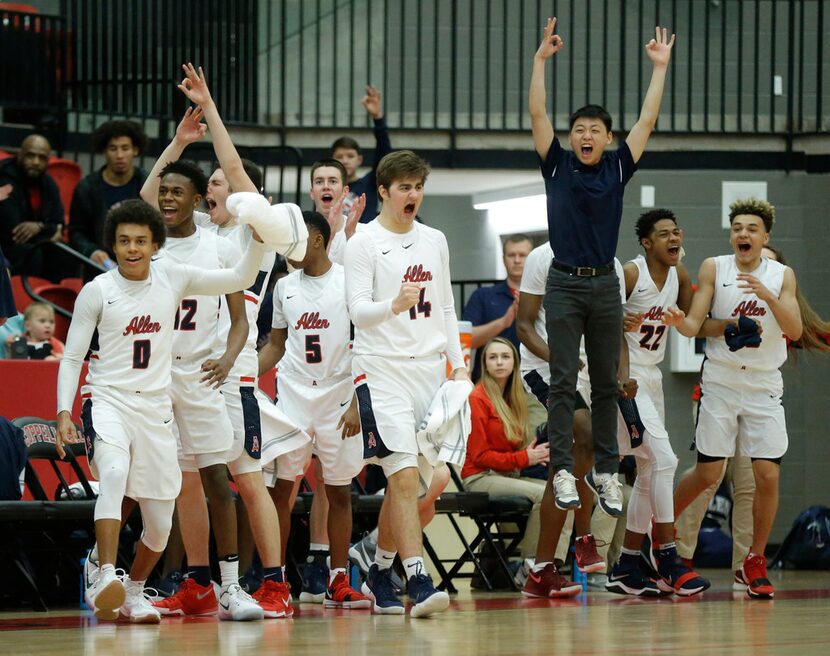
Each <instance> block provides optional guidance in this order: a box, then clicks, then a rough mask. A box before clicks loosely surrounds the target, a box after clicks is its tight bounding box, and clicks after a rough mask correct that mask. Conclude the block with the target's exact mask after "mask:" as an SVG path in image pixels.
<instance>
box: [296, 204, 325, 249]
mask: <svg viewBox="0 0 830 656" xmlns="http://www.w3.org/2000/svg"><path fill="white" fill-rule="evenodd" d="M303 220H304V221H305V224H306V226H307V227H308V228H309V229H310V230H316V231H317V232H319V233H320V234H321V235H323V248H328V247H329V239H331V228H330V227H329V222H328V221H326V217H324V216H323V215H322V214H320V212H315V211H313V210H306V211H304V212H303Z"/></svg>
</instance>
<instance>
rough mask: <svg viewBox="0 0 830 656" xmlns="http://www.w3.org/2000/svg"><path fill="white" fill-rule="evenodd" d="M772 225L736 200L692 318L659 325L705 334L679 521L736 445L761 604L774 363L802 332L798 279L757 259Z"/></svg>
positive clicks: (767, 586) (768, 214)
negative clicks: (744, 464) (749, 496)
mask: <svg viewBox="0 0 830 656" xmlns="http://www.w3.org/2000/svg"><path fill="white" fill-rule="evenodd" d="M774 221H775V208H774V207H773V206H772V205H770V204H769V203H767V202H766V201H762V200H758V199H755V198H749V199H744V200H737V201H735V202H734V203H732V204H731V205H730V206H729V223H730V231H729V241H730V243H731V245H732V250H733V253H732V254H731V255H721V256H718V257H710V258H708V259H706V260H704V261H703V264H701V265H700V272H699V273H698V288H697V292H696V293H695V295H694V298H693V299H692V306H691V309H690V310H689V313H688V316H685V314H684V312H683V311H682V309H677V308H675V309H673V310H671V311H669V312H667V313H666V314H667V316H666V317H665V319H664V321H665V322H666V323H669V324H671V325H676V326H677V329H678V330H679V331H680V332H681V333H682V334H684V335H686V336H687V337H694V336H701V337H706V359H705V360H704V362H703V369H702V371H701V389H702V393H701V398H700V406H699V407H698V417H697V426H696V429H695V444H696V446H697V464H696V466H695V469H694V471H693V472H692V474H691V475H689V476H686V477H684V478H683V479H682V480H681V481H680V484H679V485H678V487H677V489H676V490H675V494H674V513H675V516H678V515H679V514H680V513H681V512H683V510H684V508H686V506H688V505H689V503H691V502H692V501H693V500H694V499H695V498H696V497H697V496H698V494H700V493H701V492H702V491H703V490H705V489H706V488H707V487H708V486H709V485H711V484H712V483H713V482H715V481H716V480H718V478H720V475H721V470H722V468H723V460H724V459H725V458H728V457H731V456H734V455H737V450H738V449H739V450H740V454H741V455H744V456H749V457H750V458H751V459H752V469H753V473H754V475H755V499H754V502H753V505H752V545H751V547H750V550H749V553H748V554H747V556H746V558H745V560H744V563H743V571H742V573H743V577H744V580H745V582H746V585H747V587H746V592H747V595H749V597H751V598H762V599H770V598H772V597H773V596H774V594H775V589H774V587H773V585H772V583H770V581H769V578H768V577H767V565H766V558H765V557H764V551H765V549H766V547H767V542H768V540H769V534H770V530H771V529H772V523H773V520H774V519H775V513H776V511H777V510H778V481H779V477H780V472H781V460H782V458H783V457H784V453H786V451H787V444H788V438H787V425H786V421H785V418H784V407H783V405H782V404H781V398H782V395H783V391H784V390H783V379H782V377H781V371H780V367H781V365H782V364H784V362H785V360H786V359H787V338H789V339H791V340H793V341H795V340H798V339H800V338H801V336H802V334H803V331H804V327H803V324H802V319H801V313H800V311H799V307H798V301H797V300H796V288H797V283H796V278H795V273H794V272H793V270H792V269H791V268H789V267H787V266H784V265H783V264H780V263H779V262H775V261H773V260H770V259H768V258H766V257H763V256H762V255H761V251H762V249H763V247H764V245H765V244H766V243H767V242H768V241H769V236H770V231H771V230H772V225H773V223H774ZM707 316H708V317H709V318H707Z"/></svg>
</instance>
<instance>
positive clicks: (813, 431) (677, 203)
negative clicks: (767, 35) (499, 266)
mask: <svg viewBox="0 0 830 656" xmlns="http://www.w3.org/2000/svg"><path fill="white" fill-rule="evenodd" d="M723 180H741V181H747V180H765V181H767V183H768V198H769V199H770V201H771V202H772V203H773V204H774V205H775V206H776V213H777V221H776V224H775V227H774V230H773V233H772V240H771V241H772V243H774V244H776V245H777V246H779V247H781V248H782V249H783V251H784V254H785V256H786V257H787V259H788V261H789V263H790V264H791V265H792V266H793V268H794V269H795V271H796V273H797V276H798V281H799V284H800V286H801V289H802V291H803V293H804V294H805V295H806V297H807V298H808V299H809V300H810V301H811V303H812V305H813V307H814V308H815V309H816V311H817V312H818V313H819V314H820V315H821V316H822V317H825V318H830V293H828V291H827V281H828V280H830V258H828V257H827V250H828V247H830V223H828V221H827V214H826V213H827V208H828V207H830V176H819V175H806V174H791V175H786V174H784V173H780V172H757V171H756V172H749V171H667V172H659V171H641V172H639V173H637V175H636V176H635V177H634V178H633V180H632V181H631V183H630V184H629V188H628V191H627V194H626V206H625V211H624V213H623V221H622V227H621V230H620V242H619V249H618V255H619V257H620V259H622V260H623V261H625V260H627V259H630V258H632V257H634V256H635V255H636V254H637V253H638V252H639V247H638V245H637V242H636V238H635V237H634V224H635V222H636V219H637V217H638V216H639V214H640V213H641V212H642V211H644V209H643V208H641V207H640V206H639V202H640V186H641V185H643V184H649V185H654V186H655V187H656V200H657V206H658V207H668V208H670V209H672V210H673V211H674V212H675V213H676V214H677V216H678V218H679V220H680V224H681V225H682V227H683V228H684V236H685V249H686V259H685V260H684V262H685V264H686V266H687V267H688V268H689V270H690V272H691V273H692V277H693V278H694V279H696V278H697V270H698V267H699V266H700V263H701V261H702V260H703V259H704V258H706V257H709V256H711V255H719V254H723V253H728V252H730V246H729V242H728V234H727V231H726V230H725V229H723V228H721V219H720V211H721V206H720V196H721V181H723ZM427 193H428V192H427ZM421 213H422V215H423V216H424V217H425V219H426V220H427V221H428V223H429V224H430V225H432V226H434V227H436V228H440V229H442V230H443V231H444V232H445V234H446V235H447V240H448V242H449V245H450V252H451V253H452V254H453V261H452V274H453V277H454V278H455V279H459V278H466V279H469V278H477V277H489V276H492V275H493V273H494V268H493V262H494V257H495V254H496V252H495V248H496V246H495V245H494V242H493V235H492V233H491V231H490V230H489V228H488V226H487V223H486V219H485V216H484V213H483V212H479V211H476V210H474V209H473V208H472V199H471V198H469V197H431V198H430V197H429V196H427V198H426V199H425V201H424V204H423V210H422V212H421ZM667 360H668V358H667ZM783 372H784V381H785V394H784V405H785V408H786V413H787V425H788V433H789V438H790V447H789V451H788V452H787V456H786V458H785V460H784V465H783V469H782V477H781V506H780V509H779V512H778V519H777V521H776V524H775V528H774V530H773V534H772V541H773V542H780V540H781V539H782V538H783V536H784V535H785V534H786V532H787V530H788V529H789V526H790V524H791V522H792V520H793V519H794V518H795V516H796V515H797V514H798V513H799V512H800V511H801V510H803V509H804V508H806V507H807V506H809V505H812V504H816V503H822V504H825V505H830V476H828V475H827V472H828V471H830V403H828V401H830V354H815V355H813V354H805V353H803V352H802V353H798V355H797V357H794V356H792V355H791V357H790V360H789V362H788V363H787V364H786V365H785V366H784V368H783ZM696 381H697V375H696V374H686V373H684V374H680V373H671V372H670V371H669V367H668V362H666V363H664V365H663V386H664V390H665V397H666V409H667V422H668V430H669V434H670V435H671V440H672V444H673V446H674V449H675V451H676V453H677V454H678V456H679V458H680V463H681V464H680V467H679V471H683V470H684V469H685V468H686V467H688V466H691V465H692V464H693V462H694V457H693V454H692V453H691V452H690V451H689V444H690V443H691V439H692V436H693V424H692V413H691V400H690V394H691V391H692V388H693V386H694V385H695V383H696Z"/></svg>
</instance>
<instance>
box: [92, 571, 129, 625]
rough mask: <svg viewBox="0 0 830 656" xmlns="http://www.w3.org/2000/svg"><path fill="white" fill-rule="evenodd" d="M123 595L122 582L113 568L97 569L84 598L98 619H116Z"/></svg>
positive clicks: (122, 601)
mask: <svg viewBox="0 0 830 656" xmlns="http://www.w3.org/2000/svg"><path fill="white" fill-rule="evenodd" d="M124 596H125V595H124V584H123V583H121V579H119V578H118V575H117V574H116V573H115V570H111V569H108V570H106V571H101V570H100V569H99V570H98V571H97V572H96V573H95V575H94V577H93V581H92V585H91V586H90V588H89V590H88V591H87V592H86V593H85V595H84V600H85V601H86V605H87V606H89V607H90V608H91V609H92V611H93V613H95V617H97V618H98V619H99V620H117V619H118V609H119V608H121V604H123V603H124Z"/></svg>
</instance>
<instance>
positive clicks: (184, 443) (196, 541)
mask: <svg viewBox="0 0 830 656" xmlns="http://www.w3.org/2000/svg"><path fill="white" fill-rule="evenodd" d="M194 113H195V112H194ZM192 119H193V115H192V114H191V117H190V120H191V121H192ZM180 127H185V128H186V127H188V118H187V116H185V119H184V120H183V121H182V124H181V125H180ZM203 132H204V131H203V130H202V128H201V126H196V125H190V126H189V133H190V134H191V135H199V136H201V134H203ZM178 133H179V130H178V129H177V135H178ZM191 138H193V137H191ZM178 147H179V141H178V136H177V137H176V138H174V141H173V143H171V144H170V146H168V148H167V149H165V151H164V152H163V153H162V154H161V156H160V157H159V159H158V161H157V162H156V164H155V165H154V166H153V169H152V171H151V172H150V175H148V176H147V181H146V182H145V184H144V186H143V187H142V189H141V196H142V198H143V199H144V200H145V201H146V202H148V203H150V204H151V205H154V206H157V207H158V208H159V209H160V210H161V213H162V216H163V217H164V220H165V224H166V225H167V236H168V239H167V242H166V244H165V247H164V249H163V250H161V251H160V256H161V257H165V258H171V259H173V260H174V261H176V262H181V263H188V264H192V265H194V266H198V267H202V268H203V269H205V270H210V269H220V268H228V267H230V266H232V263H233V262H234V260H235V259H236V258H237V257H238V253H239V249H238V247H237V246H236V244H234V243H233V242H231V241H230V240H228V239H225V238H224V237H220V236H218V235H217V234H216V233H215V232H213V231H211V230H206V229H204V228H202V227H200V226H199V225H197V220H196V214H197V213H198V211H197V210H196V208H197V207H198V206H199V204H200V203H201V201H202V199H203V198H204V196H205V194H206V193H207V182H208V181H207V177H206V176H205V174H204V173H203V172H202V171H201V169H200V168H199V167H198V166H197V165H196V164H195V163H194V162H189V161H187V160H179V159H175V158H174V151H175V149H176V148H178ZM180 152H181V151H179V154H180ZM154 193H155V197H153V194H154ZM204 220H205V219H204V217H203V218H202V221H204ZM225 300H226V302H227V306H228V311H229V312H230V316H231V324H232V325H231V329H230V331H229V332H228V336H227V347H226V348H225V349H224V353H223V352H222V349H223V344H222V340H221V339H220V335H219V324H218V317H219V312H220V307H221V305H222V303H221V299H220V298H219V297H215V296H205V297H199V298H195V297H194V298H186V299H184V300H183V301H182V306H181V309H180V311H179V321H178V322H177V323H176V326H175V336H174V339H173V369H172V385H171V387H170V395H171V398H172V401H173V414H174V416H175V428H176V431H177V434H178V438H179V445H180V454H179V466H180V467H181V469H182V490H181V493H180V495H179V499H178V502H177V505H178V507H179V508H180V509H183V508H186V509H187V510H186V511H185V512H182V511H180V512H179V513H178V518H179V527H180V529H181V532H182V541H183V543H184V547H185V552H186V554H187V563H188V575H187V577H186V578H185V580H184V582H183V583H182V585H181V586H180V587H179V590H178V591H177V592H176V593H175V594H174V595H172V596H171V597H168V598H167V599H162V600H160V601H158V602H156V607H157V608H159V609H160V611H161V612H162V614H164V615H205V614H212V613H214V612H216V611H217V610H218V612H219V617H220V619H240V620H244V619H256V618H260V619H261V618H262V617H263V610H262V609H261V608H260V607H259V606H258V605H257V604H256V602H254V600H253V599H251V597H250V595H248V594H247V593H246V592H245V591H244V590H242V588H241V587H240V586H239V584H238V580H239V573H238V571H239V556H238V554H237V523H236V505H235V503H234V499H233V495H232V493H231V489H230V485H229V482H228V470H227V466H226V465H227V459H228V458H227V456H228V451H229V450H230V449H231V447H232V446H233V440H234V433H233V426H232V425H231V422H230V419H229V417H228V413H227V411H226V409H225V403H224V401H223V399H222V395H221V393H220V392H219V391H218V389H214V386H218V385H219V384H221V382H222V381H224V379H225V378H226V377H227V375H228V373H229V372H230V370H231V367H233V364H234V362H235V361H236V358H237V356H238V355H239V353H240V352H241V351H242V349H243V347H244V346H245V342H246V340H247V338H248V332H249V326H248V322H247V317H246V313H245V301H244V298H243V294H242V292H241V290H238V291H237V292H236V293H235V294H233V295H229V296H227V297H226V299H225ZM206 383H207V384H206ZM205 497H207V502H206V501H205ZM208 511H209V513H210V514H208ZM211 529H212V531H213V535H214V538H215V540H216V545H217V547H216V548H217V552H218V556H219V568H220V571H221V579H222V580H221V585H222V592H221V594H220V598H219V599H218V600H217V599H216V595H215V594H214V592H213V584H212V582H211V579H210V554H209V544H210V537H209V535H210V532H211Z"/></svg>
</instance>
